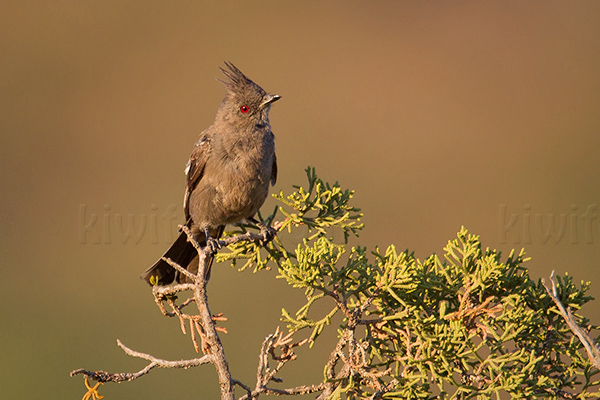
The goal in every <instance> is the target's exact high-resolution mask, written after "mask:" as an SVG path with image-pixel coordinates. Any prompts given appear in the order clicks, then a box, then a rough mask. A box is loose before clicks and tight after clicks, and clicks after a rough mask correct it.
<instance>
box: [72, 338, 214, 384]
mask: <svg viewBox="0 0 600 400" xmlns="http://www.w3.org/2000/svg"><path fill="white" fill-rule="evenodd" d="M117 345H118V346H119V347H120V348H121V349H123V351H124V352H125V354H127V355H128V356H131V357H137V358H142V359H144V360H148V361H150V363H149V364H148V365H146V367H144V368H143V369H141V370H140V371H138V372H133V373H132V372H122V373H109V372H106V371H86V370H84V369H76V370H74V371H72V372H71V376H75V375H78V374H82V375H85V376H86V377H88V378H90V379H93V380H95V381H96V382H102V383H104V382H128V381H133V380H134V379H137V378H139V377H141V376H144V375H146V374H147V373H148V372H150V371H151V370H152V369H154V368H156V367H158V368H192V367H197V366H200V365H203V364H207V363H209V362H211V357H212V356H211V355H205V356H204V357H200V358H194V359H191V360H178V361H167V360H163V359H160V358H156V357H154V356H151V355H150V354H146V353H140V352H138V351H135V350H131V349H130V348H129V347H127V346H125V345H124V344H123V343H122V342H121V341H120V340H117Z"/></svg>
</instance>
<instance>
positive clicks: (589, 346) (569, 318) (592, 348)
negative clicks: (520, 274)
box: [542, 271, 600, 368]
mask: <svg viewBox="0 0 600 400" xmlns="http://www.w3.org/2000/svg"><path fill="white" fill-rule="evenodd" d="M550 282H552V290H550V289H549V288H548V286H546V282H545V281H544V280H543V279H542V284H543V285H544V287H545V288H546V291H547V292H548V295H549V296H550V298H551V299H552V301H554V304H556V306H557V307H558V310H559V311H560V315H562V317H563V318H564V320H565V322H566V323H567V325H569V328H570V329H571V331H572V332H573V333H574V334H575V335H577V337H578V338H579V340H580V341H581V343H582V344H583V347H585V351H586V353H587V355H588V358H589V359H590V362H591V363H592V365H593V366H594V367H596V368H600V349H599V348H598V346H597V345H596V343H595V342H594V340H593V339H592V338H591V337H590V335H589V334H588V333H587V332H586V331H584V330H583V329H581V327H580V326H579V325H578V324H577V322H576V321H575V317H574V316H573V313H571V307H567V309H565V306H563V304H562V303H561V301H560V299H559V298H558V290H557V288H556V283H555V282H554V271H552V274H550Z"/></svg>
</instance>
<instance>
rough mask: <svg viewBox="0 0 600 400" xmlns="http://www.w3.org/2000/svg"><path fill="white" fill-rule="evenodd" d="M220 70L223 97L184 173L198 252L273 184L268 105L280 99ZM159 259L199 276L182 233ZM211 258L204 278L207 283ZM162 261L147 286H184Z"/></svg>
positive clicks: (236, 73) (246, 214) (251, 209)
mask: <svg viewBox="0 0 600 400" xmlns="http://www.w3.org/2000/svg"><path fill="white" fill-rule="evenodd" d="M225 66H226V67H227V69H223V68H221V71H222V72H223V73H224V74H225V76H226V79H225V80H223V81H221V82H222V83H223V84H224V85H225V88H226V89H227V95H226V96H225V99H223V102H222V103H221V106H220V107H219V110H218V111H217V116H216V118H215V122H214V123H213V124H212V125H211V126H210V127H209V128H208V129H206V130H205V131H204V132H202V133H201V134H200V138H199V139H198V141H197V142H196V144H195V146H194V150H193V151H192V154H191V156H190V159H189V161H188V163H187V166H186V168H185V174H186V177H187V184H186V187H185V195H184V198H183V210H184V213H185V218H186V226H187V227H189V228H190V230H191V231H192V233H193V234H194V236H195V238H196V240H197V241H198V242H199V243H200V245H201V246H207V245H208V246H209V248H211V250H213V252H214V251H216V250H217V249H218V239H219V238H220V237H221V235H222V234H223V229H224V228H225V225H227V224H235V223H238V222H241V221H243V220H250V221H254V222H256V221H255V220H254V219H253V217H254V215H255V214H256V212H257V211H258V210H259V208H260V207H261V206H262V205H263V203H264V201H265V199H266V198H267V195H268V192H269V184H271V185H274V184H275V180H276V179H277V159H276V157H275V137H274V136H273V132H271V125H270V124H269V110H270V108H271V104H272V103H273V102H275V101H277V100H279V99H280V98H281V96H278V95H271V94H268V93H267V92H265V91H264V90H263V88H261V87H260V86H258V85H257V84H256V83H254V82H253V81H251V80H250V79H249V78H248V77H247V76H246V75H244V74H243V73H242V72H241V71H240V70H239V69H237V68H236V67H235V66H234V65H233V64H231V63H225ZM163 257H166V258H170V259H171V260H173V261H174V262H176V263H177V264H179V265H181V266H182V267H183V268H186V269H188V270H189V271H191V272H196V271H197V270H198V262H197V260H196V259H197V252H196V250H195V249H194V247H193V246H192V244H191V243H189V242H188V240H187V235H186V234H185V232H180V234H179V236H178V237H177V239H176V240H175V242H174V243H173V244H172V245H171V247H170V248H169V249H168V250H167V251H166V253H165V254H164V255H163ZM211 264H212V257H211V259H210V260H209V261H208V264H207V267H206V270H205V277H206V278H207V279H208V278H209V277H210V266H211ZM176 272H177V271H176V270H175V269H174V268H173V267H171V266H170V265H169V264H168V263H166V262H165V261H164V260H162V259H160V260H158V261H157V262H156V263H155V264H154V265H153V266H152V267H150V268H149V269H148V270H146V271H145V272H144V273H143V274H142V278H143V279H145V280H146V282H148V283H149V284H150V285H153V284H158V285H167V284H170V283H172V282H174V281H177V282H184V281H186V279H185V277H184V276H180V275H179V274H178V273H176Z"/></svg>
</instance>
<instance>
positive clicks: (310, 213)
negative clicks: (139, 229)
mask: <svg viewBox="0 0 600 400" xmlns="http://www.w3.org/2000/svg"><path fill="white" fill-rule="evenodd" d="M306 173H307V178H308V185H307V187H306V189H305V188H303V187H300V186H296V187H294V188H295V189H296V190H295V191H294V192H293V193H291V194H289V195H285V194H284V193H283V192H280V193H278V194H276V195H274V197H275V198H276V199H277V200H278V201H279V203H280V204H279V205H278V206H277V207H276V208H275V210H274V211H273V213H272V214H271V215H269V216H268V217H266V218H264V219H263V221H264V222H266V223H271V222H272V221H275V220H276V219H278V218H279V219H281V218H283V220H282V222H281V224H280V225H279V226H278V229H279V231H280V233H279V237H277V238H276V239H275V240H274V241H273V242H270V243H269V244H268V245H267V246H265V247H261V246H260V245H259V244H256V243H252V242H239V243H236V244H234V245H231V246H230V247H229V251H228V252H227V251H225V252H221V253H219V254H218V255H217V257H218V259H219V260H220V261H223V260H233V262H234V265H235V266H237V267H238V268H239V269H240V270H244V269H247V268H253V269H254V270H255V271H257V270H261V269H264V268H268V265H269V264H271V263H273V264H275V265H276V266H277V268H278V271H279V276H278V278H280V279H284V280H285V281H286V282H287V283H288V284H289V285H290V286H291V287H292V288H295V289H298V290H302V291H303V292H304V295H305V298H306V303H305V304H304V305H303V306H301V307H300V308H299V309H298V310H297V311H295V312H290V311H288V310H283V311H282V320H283V321H284V322H285V323H286V324H287V327H288V329H289V330H290V332H295V331H303V330H307V331H308V334H307V336H308V337H309V339H310V342H311V345H312V343H314V341H315V340H318V338H319V335H320V334H321V333H322V332H323V330H324V329H326V328H327V327H328V326H330V325H331V324H332V318H333V317H334V316H335V315H336V314H338V315H340V316H341V321H342V322H341V324H339V326H338V328H337V330H338V335H339V341H338V344H337V346H336V348H335V349H332V353H331V358H330V360H329V362H328V363H327V364H326V365H324V366H323V368H324V383H325V384H326V390H324V391H323V392H322V393H321V395H320V396H319V399H342V398H348V399H350V398H352V399H376V398H380V399H469V398H477V399H488V398H489V399H500V398H509V397H510V398H519V399H523V398H528V399H533V398H548V399H560V398H573V399H574V398H577V399H588V398H599V397H600V391H599V387H600V378H599V376H598V372H599V371H598V370H597V369H596V368H594V367H593V366H592V364H591V362H590V360H589V359H588V358H587V357H586V353H585V352H584V351H583V346H582V345H581V343H580V342H579V341H578V339H577V337H575V336H574V335H573V333H572V332H571V330H570V329H569V327H568V326H567V324H566V323H565V321H564V320H563V318H562V317H561V315H560V313H559V312H558V310H557V308H556V306H555V304H554V303H553V301H552V300H551V298H550V297H549V296H548V294H547V292H546V291H545V290H544V287H543V285H542V283H541V281H539V280H538V281H534V280H532V279H531V278H530V276H529V274H528V270H527V268H526V267H524V264H525V263H526V262H527V261H529V258H527V257H526V256H525V252H524V250H521V251H519V252H515V251H514V250H513V251H511V252H510V254H509V255H508V256H507V257H503V256H502V254H501V252H499V251H496V250H493V249H490V248H483V246H482V244H481V240H480V238H479V236H477V235H473V234H471V233H469V232H468V231H467V229H466V228H464V227H462V228H461V229H460V230H459V232H458V233H457V235H456V238H454V239H452V240H450V241H449V242H448V244H447V245H446V246H445V247H444V249H443V253H442V255H441V256H438V255H436V254H433V255H431V256H430V257H427V258H425V259H424V260H420V259H417V258H416V257H415V256H414V255H413V253H411V252H409V251H398V250H397V248H396V247H395V246H394V245H391V246H389V247H388V248H386V249H385V250H382V249H379V248H376V249H374V250H373V251H368V250H367V249H366V248H365V247H360V246H349V244H348V240H349V238H350V237H351V236H357V235H358V233H359V231H360V230H361V229H362V228H363V225H362V223H361V222H360V221H361V217H362V214H361V213H360V209H358V208H356V207H354V206H353V205H352V204H351V201H352V197H353V194H354V192H353V191H351V190H345V189H342V188H341V187H340V185H339V184H338V183H337V182H336V183H334V184H329V183H326V182H324V181H323V180H321V179H320V178H319V177H318V176H317V175H316V173H315V170H314V169H313V168H308V169H307V170H306ZM280 215H282V216H283V217H281V216H280ZM261 219H262V218H261ZM247 228H248V226H241V227H240V228H239V229H238V230H237V231H235V232H231V233H229V234H230V235H231V234H239V233H244V232H246V229H247ZM297 229H305V230H306V231H307V232H308V233H307V235H306V236H305V238H304V239H303V240H302V243H300V244H297V247H296V248H295V249H294V250H290V249H286V246H284V244H283V243H284V241H285V240H283V236H284V233H283V232H288V233H292V232H293V231H294V230H297ZM339 232H341V233H342V235H339ZM336 236H337V237H340V236H341V237H342V238H343V239H342V240H337V241H336V240H334V239H333V238H334V237H336ZM288 247H289V246H288ZM589 286H590V283H589V282H581V284H580V285H576V284H575V283H574V281H573V278H572V277H571V276H569V275H565V276H562V277H558V287H559V294H560V298H561V299H562V302H563V304H564V305H565V307H570V308H571V309H572V310H573V311H574V313H575V317H576V318H577V320H578V323H579V325H580V326H583V327H587V330H588V331H589V332H594V331H596V330H597V329H598V326H594V325H591V324H590V321H589V320H588V319H586V318H585V317H583V316H582V315H579V314H578V313H577V311H578V310H580V309H581V307H582V306H583V305H584V304H586V303H588V302H589V301H591V300H592V298H591V297H590V296H589V295H588V294H587V292H588V289H589ZM331 300H333V302H332V301H331ZM316 304H326V305H330V304H333V307H331V308H330V311H328V312H325V313H319V311H314V310H316V309H318V310H322V309H324V308H323V307H315V305H316ZM359 327H363V328H361V329H359Z"/></svg>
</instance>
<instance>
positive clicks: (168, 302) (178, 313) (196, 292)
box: [71, 223, 297, 400]
mask: <svg viewBox="0 0 600 400" xmlns="http://www.w3.org/2000/svg"><path fill="white" fill-rule="evenodd" d="M281 226H282V224H281V223H276V224H275V225H274V228H275V229H279V228H280V227H281ZM181 229H182V230H183V231H184V232H186V234H187V235H188V241H190V242H191V243H192V245H193V246H194V248H195V249H196V251H197V252H198V259H199V266H198V273H197V274H193V273H191V272H188V271H187V270H186V269H185V268H183V267H181V266H180V265H178V264H176V263H175V262H173V261H172V260H170V259H167V258H164V260H165V261H166V262H167V263H168V264H169V265H171V266H172V267H173V268H175V269H176V270H177V271H178V272H179V273H180V274H182V275H184V276H186V277H187V278H188V279H189V280H190V281H191V282H192V283H182V284H175V285H170V286H155V287H153V289H152V294H153V296H154V301H155V302H156V305H157V306H158V308H159V310H160V312H161V313H162V314H163V315H165V316H167V317H177V318H178V319H179V323H180V326H181V330H182V332H183V333H184V334H185V333H186V331H187V329H186V322H187V323H189V325H190V326H189V328H190V329H189V330H190V336H191V338H192V342H193V345H194V348H195V350H196V352H199V350H200V349H202V351H203V352H204V354H205V355H204V356H203V357H200V358H195V359H191V360H179V361H167V360H163V359H159V358H156V357H154V356H152V355H150V354H146V353H140V352H137V351H134V350H131V349H129V348H128V347H126V346H125V345H123V344H122V343H121V342H120V341H117V344H118V345H119V347H121V348H122V349H123V350H124V351H125V353H126V354H127V355H129V356H132V357H137V358H142V359H145V360H148V361H150V363H149V364H148V365H146V367H145V368H143V369H141V370H140V371H138V372H133V373H130V372H126V373H110V372H106V371H87V370H84V369H78V370H74V371H72V372H71V376H75V375H78V374H82V375H85V376H86V378H89V379H92V380H95V381H97V382H102V383H104V382H125V381H131V380H134V379H137V378H139V377H141V376H144V375H146V374H147V373H149V372H150V371H151V370H152V369H154V368H156V367H159V368H191V367H196V366H199V365H203V364H207V363H212V364H213V365H214V366H215V369H216V370H217V375H218V377H219V384H220V387H221V398H222V399H227V400H233V399H234V398H235V396H234V384H238V385H240V386H242V387H244V388H247V387H246V386H245V385H243V384H242V383H241V382H237V381H234V380H233V379H232V377H231V373H230V372H229V366H228V364H227V359H226V358H225V352H224V349H223V345H222V344H221V340H220V339H219V335H218V334H217V331H221V332H226V329H224V328H221V327H217V326H216V325H215V322H216V321H226V320H227V318H225V317H223V316H222V314H218V315H216V316H214V317H213V316H212V315H211V313H210V309H209V306H208V296H207V292H206V284H207V281H206V280H205V278H204V270H205V269H206V266H207V260H208V259H209V256H210V255H211V254H209V253H210V250H209V249H203V248H202V247H200V245H199V243H198V242H197V241H196V240H195V239H194V236H193V235H192V233H191V231H190V230H189V229H188V228H187V227H185V226H181ZM269 232H270V231H269V229H268V228H266V227H263V226H261V234H256V233H251V232H248V233H245V234H243V235H238V236H232V237H228V238H225V239H223V240H220V241H219V243H220V244H221V246H227V245H229V244H232V243H237V242H240V241H244V240H246V241H259V242H260V243H263V244H264V243H266V241H267V240H268V239H269V237H268V235H269ZM182 292H191V295H190V297H189V298H187V299H185V300H184V301H183V302H182V303H181V304H177V300H176V299H177V295H178V294H180V293H182ZM192 303H194V304H196V306H197V309H198V314H188V313H185V312H184V311H183V309H184V308H185V307H187V306H189V305H190V304H192ZM167 306H168V308H170V309H167ZM197 334H198V335H197ZM198 336H199V337H200V343H198V340H197V337H198ZM287 339H288V337H285V338H284V337H282V336H281V335H279V336H278V337H277V341H276V343H277V344H278V345H279V346H281V347H282V348H285V349H286V350H285V351H287V352H288V353H290V352H291V350H290V349H291V347H293V345H290V342H289V341H288V340H287ZM296 345H297V344H296ZM286 346H287V347H286ZM288 347H289V349H288ZM285 351H284V353H283V354H288V353H285ZM287 357H288V358H289V359H291V358H290V356H289V354H288V356H287ZM286 361H288V360H287V359H286V360H285V361H280V363H285V362H286ZM279 368H280V366H278V368H276V369H275V372H277V371H278V370H279ZM272 378H273V376H270V378H269V379H272ZM92 389H94V388H92ZM94 390H95V392H97V389H94ZM94 390H92V392H93V393H95V392H94ZM274 390H275V389H274ZM286 390H288V389H286ZM289 390H293V389H289ZM264 391H270V389H268V390H267V389H265V390H263V392H264ZM88 392H90V391H89V390H88ZM249 393H251V392H249Z"/></svg>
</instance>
